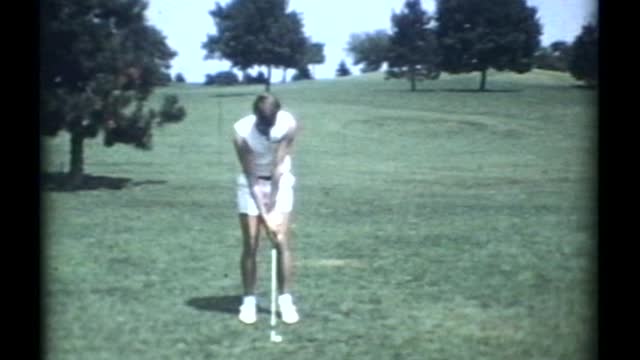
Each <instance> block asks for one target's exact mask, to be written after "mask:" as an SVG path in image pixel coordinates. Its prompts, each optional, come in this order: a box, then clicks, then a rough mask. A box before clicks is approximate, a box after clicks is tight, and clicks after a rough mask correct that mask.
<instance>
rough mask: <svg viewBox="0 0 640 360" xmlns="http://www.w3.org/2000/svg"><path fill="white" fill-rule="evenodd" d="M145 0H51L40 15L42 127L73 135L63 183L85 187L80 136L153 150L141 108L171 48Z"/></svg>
mask: <svg viewBox="0 0 640 360" xmlns="http://www.w3.org/2000/svg"><path fill="white" fill-rule="evenodd" d="M146 8H147V2H146V1H143V0H122V1H108V0H49V1H45V2H42V4H41V8H40V9H41V14H40V39H41V41H40V130H41V133H42V134H43V135H45V136H56V135H58V134H59V133H60V132H61V131H67V132H68V133H70V135H71V136H70V142H71V150H70V168H69V172H68V174H67V175H68V176H67V180H68V181H67V183H68V185H69V186H70V187H72V188H73V187H78V186H80V185H82V181H83V179H84V141H85V140H86V139H89V138H94V137H96V136H97V135H98V134H99V133H101V132H102V133H103V134H104V140H105V145H113V144H116V143H123V144H132V145H134V146H136V147H138V148H142V149H150V148H151V131H152V128H153V124H154V121H155V119H156V117H157V113H156V111H155V110H154V109H146V111H145V105H146V100H147V98H148V97H149V95H151V93H152V91H153V88H154V87H155V86H157V85H159V84H162V83H163V82H164V81H166V78H167V76H168V79H169V81H170V80H171V75H169V73H168V69H169V68H170V61H171V59H172V58H173V57H175V55H176V53H175V52H174V51H173V50H172V49H170V48H169V46H168V45H167V43H166V41H165V37H164V36H163V35H162V33H161V32H160V31H159V30H158V29H156V28H155V27H153V26H151V25H148V24H147V23H146V19H145V15H144V13H145V10H146Z"/></svg>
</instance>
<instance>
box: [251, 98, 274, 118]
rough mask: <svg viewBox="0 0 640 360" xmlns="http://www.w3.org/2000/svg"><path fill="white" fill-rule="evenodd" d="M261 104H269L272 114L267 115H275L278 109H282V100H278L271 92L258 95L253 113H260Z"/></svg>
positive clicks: (257, 114)
mask: <svg viewBox="0 0 640 360" xmlns="http://www.w3.org/2000/svg"><path fill="white" fill-rule="evenodd" d="M261 105H266V106H267V109H268V110H270V111H269V112H270V114H265V115H271V116H275V115H276V114H277V113H278V111H280V107H281V105H280V100H278V98H277V97H275V96H274V95H271V94H269V93H263V94H260V95H258V96H257V97H256V99H255V101H254V102H253V113H254V114H255V115H256V116H259V115H260V112H261V109H260V108H261Z"/></svg>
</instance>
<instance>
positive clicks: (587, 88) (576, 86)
mask: <svg viewBox="0 0 640 360" xmlns="http://www.w3.org/2000/svg"><path fill="white" fill-rule="evenodd" d="M571 87H572V88H574V89H581V90H590V91H595V90H598V87H597V86H595V85H585V84H577V85H571Z"/></svg>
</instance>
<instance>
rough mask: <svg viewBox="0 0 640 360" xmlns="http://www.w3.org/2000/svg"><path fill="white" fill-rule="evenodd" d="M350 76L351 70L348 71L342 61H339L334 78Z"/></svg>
mask: <svg viewBox="0 0 640 360" xmlns="http://www.w3.org/2000/svg"><path fill="white" fill-rule="evenodd" d="M350 75H351V70H349V67H347V64H346V63H345V62H344V60H341V61H340V64H338V69H337V70H336V76H337V77H344V76H350Z"/></svg>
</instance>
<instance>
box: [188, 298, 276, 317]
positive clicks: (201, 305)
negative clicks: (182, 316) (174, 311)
mask: <svg viewBox="0 0 640 360" xmlns="http://www.w3.org/2000/svg"><path fill="white" fill-rule="evenodd" d="M186 304H187V305H188V306H190V307H192V308H194V309H196V310H200V311H208V312H223V313H227V314H237V313H238V308H239V307H240V305H241V304H242V295H222V296H204V297H195V298H191V299H189V300H187V302H186ZM258 312H259V313H262V314H268V313H269V310H267V309H265V308H263V307H261V306H258Z"/></svg>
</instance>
